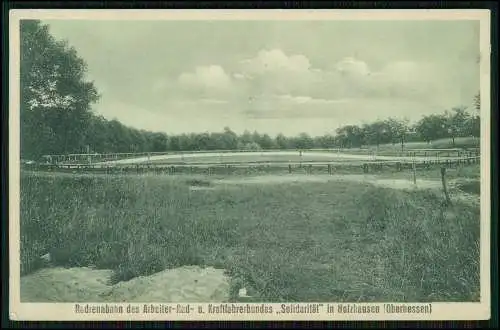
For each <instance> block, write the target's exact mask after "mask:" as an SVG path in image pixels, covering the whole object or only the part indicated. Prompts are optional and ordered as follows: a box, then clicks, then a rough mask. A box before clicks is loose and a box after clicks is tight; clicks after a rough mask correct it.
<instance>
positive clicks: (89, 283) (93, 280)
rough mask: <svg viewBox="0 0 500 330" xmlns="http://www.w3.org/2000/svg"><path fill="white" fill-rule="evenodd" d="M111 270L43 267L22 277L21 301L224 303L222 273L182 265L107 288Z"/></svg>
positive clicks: (225, 291) (225, 284) (226, 280)
mask: <svg viewBox="0 0 500 330" xmlns="http://www.w3.org/2000/svg"><path fill="white" fill-rule="evenodd" d="M112 273H113V272H112V271H111V270H96V269H91V268H46V269H42V270H40V271H37V272H35V273H33V274H30V275H27V276H23V277H21V301H23V302H122V301H127V302H193V303H194V302H226V301H228V299H229V278H228V277H227V276H226V275H225V273H224V270H222V269H215V268H212V267H207V268H201V267H198V266H185V267H180V268H175V269H168V270H164V271H162V272H159V273H156V274H153V275H151V276H141V277H137V278H134V279H132V280H130V281H127V282H119V283H117V284H115V285H110V278H111V275H112Z"/></svg>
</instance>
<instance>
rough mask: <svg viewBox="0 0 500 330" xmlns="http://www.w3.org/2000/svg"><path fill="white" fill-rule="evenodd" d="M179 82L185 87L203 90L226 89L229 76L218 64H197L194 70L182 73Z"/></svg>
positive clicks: (229, 81) (229, 82) (228, 83)
mask: <svg viewBox="0 0 500 330" xmlns="http://www.w3.org/2000/svg"><path fill="white" fill-rule="evenodd" d="M178 81H179V83H180V84H181V85H182V86H185V87H187V88H201V89H204V90H217V91H220V90H227V89H229V88H230V87H231V78H230V77H229V75H228V74H227V73H226V72H225V71H224V69H223V68H222V67H221V66H219V65H210V66H199V67H197V68H196V69H195V70H194V72H185V73H182V74H181V75H180V76H179V78H178Z"/></svg>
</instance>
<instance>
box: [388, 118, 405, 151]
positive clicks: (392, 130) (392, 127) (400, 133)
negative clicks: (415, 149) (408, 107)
mask: <svg viewBox="0 0 500 330" xmlns="http://www.w3.org/2000/svg"><path fill="white" fill-rule="evenodd" d="M386 126H387V128H388V129H389V136H390V139H391V142H392V143H393V144H394V143H395V142H399V143H401V151H403V150H404V143H405V140H406V135H407V133H408V131H409V120H408V119H406V118H405V119H395V118H389V119H387V121H386Z"/></svg>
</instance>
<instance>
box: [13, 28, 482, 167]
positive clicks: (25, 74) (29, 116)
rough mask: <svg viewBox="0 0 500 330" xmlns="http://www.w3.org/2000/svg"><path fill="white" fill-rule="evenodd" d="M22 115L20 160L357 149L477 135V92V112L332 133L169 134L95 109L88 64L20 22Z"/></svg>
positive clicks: (226, 131)
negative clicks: (90, 155) (134, 125)
mask: <svg viewBox="0 0 500 330" xmlns="http://www.w3.org/2000/svg"><path fill="white" fill-rule="evenodd" d="M20 32H21V35H20V36H21V58H20V61H21V63H20V64H21V66H20V87H21V89H20V119H21V127H20V129H21V157H22V158H25V159H36V158H39V157H40V156H41V155H44V154H67V153H83V152H87V151H90V152H98V153H111V152H164V151H194V150H235V149H240V150H260V149H310V148H337V147H342V148H354V147H361V146H366V145H377V146H379V145H381V144H386V143H392V144H400V145H401V146H402V147H404V144H405V143H406V142H412V141H427V142H430V141H432V140H436V139H441V138H450V139H451V140H452V141H453V142H454V140H455V138H457V137H464V136H475V137H479V136H480V126H479V123H480V119H479V109H480V103H479V94H478V95H477V96H476V98H475V107H474V109H473V110H474V111H469V110H468V109H467V108H465V107H458V108H454V109H451V111H445V112H443V113H442V114H432V115H428V116H423V117H422V119H421V120H420V121H418V122H417V123H414V124H410V123H409V121H408V120H405V119H398V118H388V119H386V120H378V121H375V122H373V123H370V124H363V125H346V126H343V127H339V128H338V129H336V130H334V131H333V130H332V133H331V134H325V135H322V136H310V135H308V134H306V133H301V134H299V135H297V136H285V135H283V134H278V135H276V136H270V135H269V134H262V133H258V132H255V131H254V132H250V131H245V132H243V133H242V134H236V133H235V132H233V131H232V130H231V129H230V128H229V127H225V128H224V129H223V130H221V131H220V132H211V133H209V132H204V133H185V134H177V135H174V134H167V133H161V132H150V131H146V130H139V129H135V128H132V127H127V126H126V125H123V124H122V123H120V122H119V121H118V120H108V119H106V118H104V117H102V116H99V115H96V114H95V113H93V112H92V105H93V104H94V103H95V102H96V101H97V100H98V99H99V97H100V95H99V93H98V91H97V89H96V87H95V86H94V83H93V82H90V81H87V80H86V79H85V74H86V70H87V67H86V63H85V61H84V60H83V59H82V58H80V57H79V56H78V54H77V52H76V51H75V49H74V48H72V47H71V46H70V45H68V43H67V42H65V41H60V40H56V39H55V38H54V37H53V36H52V35H51V34H50V32H49V27H48V25H44V24H41V23H40V22H39V21H36V20H23V21H22V22H21V31H20Z"/></svg>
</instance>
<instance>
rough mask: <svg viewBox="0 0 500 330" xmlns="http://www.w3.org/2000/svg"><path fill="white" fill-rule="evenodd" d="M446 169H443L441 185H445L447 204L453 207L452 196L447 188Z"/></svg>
mask: <svg viewBox="0 0 500 330" xmlns="http://www.w3.org/2000/svg"><path fill="white" fill-rule="evenodd" d="M445 175H446V167H441V183H442V184H443V191H444V196H445V198H446V204H447V205H451V199H450V195H449V194H448V188H447V187H446V176H445Z"/></svg>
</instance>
